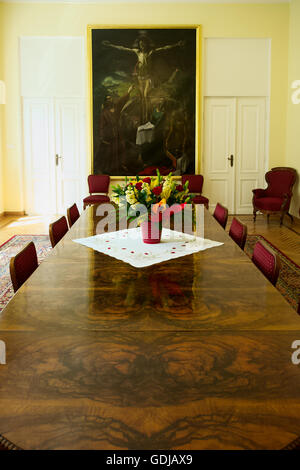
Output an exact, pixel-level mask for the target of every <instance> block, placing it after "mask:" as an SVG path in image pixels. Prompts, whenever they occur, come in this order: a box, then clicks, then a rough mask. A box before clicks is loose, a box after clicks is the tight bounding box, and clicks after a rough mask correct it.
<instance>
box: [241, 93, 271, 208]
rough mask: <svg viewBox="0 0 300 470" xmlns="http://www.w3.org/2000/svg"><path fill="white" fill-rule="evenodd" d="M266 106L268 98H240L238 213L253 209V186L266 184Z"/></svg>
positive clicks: (257, 186)
mask: <svg viewBox="0 0 300 470" xmlns="http://www.w3.org/2000/svg"><path fill="white" fill-rule="evenodd" d="M265 107H266V102H265V98H238V100H237V138H236V143H237V149H236V167H235V171H236V208H235V212H236V214H249V213H252V189H254V188H259V187H261V186H262V185H263V178H264V169H265Z"/></svg>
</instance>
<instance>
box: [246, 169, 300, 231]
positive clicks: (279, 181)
mask: <svg viewBox="0 0 300 470" xmlns="http://www.w3.org/2000/svg"><path fill="white" fill-rule="evenodd" d="M265 178H266V182H267V183H268V187H267V188H266V189H253V191H252V192H253V199H252V204H253V219H254V221H255V219H256V212H258V211H259V212H262V213H263V214H266V215H267V217H268V220H269V216H270V214H280V225H282V221H283V217H284V215H285V214H287V215H288V216H289V217H290V218H291V219H292V221H293V217H292V215H291V214H289V208H290V203H291V198H292V195H293V192H292V188H293V186H294V183H295V181H296V170H294V168H288V167H275V168H272V170H270V171H268V172H267V173H266V176H265Z"/></svg>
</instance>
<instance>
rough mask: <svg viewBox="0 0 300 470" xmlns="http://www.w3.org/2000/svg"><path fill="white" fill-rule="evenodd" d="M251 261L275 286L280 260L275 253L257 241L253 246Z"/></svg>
mask: <svg viewBox="0 0 300 470" xmlns="http://www.w3.org/2000/svg"><path fill="white" fill-rule="evenodd" d="M252 261H253V263H254V264H255V266H257V267H258V269H259V270H260V271H261V272H262V273H263V274H264V275H265V276H266V278H268V279H269V281H270V282H271V283H272V284H273V285H274V286H275V285H276V282H277V279H278V275H279V270H280V260H279V257H278V256H277V255H276V253H274V251H273V250H272V249H271V248H269V247H268V246H267V245H266V244H265V243H264V242H262V241H258V242H256V244H255V246H254V250H253V255H252Z"/></svg>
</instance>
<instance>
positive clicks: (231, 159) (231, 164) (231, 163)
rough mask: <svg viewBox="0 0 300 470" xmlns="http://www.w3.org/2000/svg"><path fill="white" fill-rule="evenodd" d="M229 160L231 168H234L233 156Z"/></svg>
mask: <svg viewBox="0 0 300 470" xmlns="http://www.w3.org/2000/svg"><path fill="white" fill-rule="evenodd" d="M227 160H230V166H233V155H230V157H228V158H227Z"/></svg>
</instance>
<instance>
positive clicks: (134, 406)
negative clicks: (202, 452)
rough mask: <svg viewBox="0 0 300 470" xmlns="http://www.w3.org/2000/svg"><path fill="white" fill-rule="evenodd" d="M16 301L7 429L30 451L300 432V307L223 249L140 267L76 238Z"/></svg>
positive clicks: (2, 419)
mask: <svg viewBox="0 0 300 470" xmlns="http://www.w3.org/2000/svg"><path fill="white" fill-rule="evenodd" d="M98 221H99V220H98V217H97V216H96V215H95V208H89V209H87V210H86V211H85V212H84V213H83V214H82V216H81V217H80V219H79V220H78V221H77V222H76V223H75V225H74V226H73V227H72V229H71V230H70V232H69V233H68V234H67V236H66V237H65V238H64V239H63V240H62V241H61V242H60V243H59V244H58V245H57V246H56V247H55V248H54V250H53V251H52V253H51V254H50V255H49V257H48V258H47V259H46V260H45V261H44V262H43V263H42V264H41V265H40V267H39V268H38V269H37V271H36V272H35V273H34V274H33V275H32V276H31V278H30V279H29V280H28V281H27V282H26V283H25V284H24V285H23V286H22V287H21V289H20V290H19V291H18V292H17V294H16V295H15V297H14V298H13V299H12V300H11V302H10V303H9V304H8V306H7V307H6V309H5V310H4V312H3V314H2V317H1V320H0V339H2V340H4V341H5V342H6V345H7V365H6V366H0V404H1V405H0V434H1V435H2V436H4V437H5V438H6V439H8V440H9V441H11V442H13V443H14V444H15V445H17V446H18V447H21V448H23V449H281V448H282V447H284V446H286V445H287V444H288V443H289V442H290V441H292V440H293V439H295V438H296V437H297V436H298V435H300V400H299V398H300V365H299V366H296V365H293V364H292V362H291V355H292V352H293V350H292V349H291V344H292V342H293V341H294V340H296V339H299V340H300V317H299V316H298V315H297V314H296V312H295V311H294V310H293V309H292V308H291V307H290V306H289V305H288V304H287V303H286V302H285V300H284V299H283V298H282V297H281V295H280V294H279V293H278V292H277V290H276V289H275V288H274V287H273V286H272V285H271V284H270V283H268V281H267V280H266V279H265V278H264V277H263V276H262V274H261V273H260V272H259V271H258V270H257V269H256V267H255V266H253V265H252V263H251V262H250V261H249V259H248V257H247V256H246V255H245V254H244V253H243V252H242V251H241V250H240V249H239V248H238V247H237V246H236V245H235V244H234V242H233V241H232V240H231V239H230V238H229V237H228V235H227V234H226V232H225V231H224V230H223V229H222V228H221V227H220V226H219V225H218V224H217V222H216V221H215V220H214V219H213V218H212V217H211V216H210V214H209V213H208V212H206V213H205V237H206V238H210V239H212V240H217V241H221V242H224V245H223V246H220V247H216V248H213V249H210V250H206V251H204V252H199V253H196V254H193V255H189V256H185V257H183V258H177V259H176V260H174V261H168V262H165V263H161V264H159V265H153V266H151V267H148V268H143V269H136V268H133V267H132V266H130V265H128V264H125V263H123V262H121V261H118V260H116V259H114V258H112V257H109V256H106V255H104V254H102V253H98V252H95V251H93V250H92V249H89V248H87V247H84V246H81V245H78V244H76V243H74V242H73V241H72V240H73V239H75V238H80V237H86V236H90V235H93V234H95V232H96V230H97V229H96V227H97V223H98Z"/></svg>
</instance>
